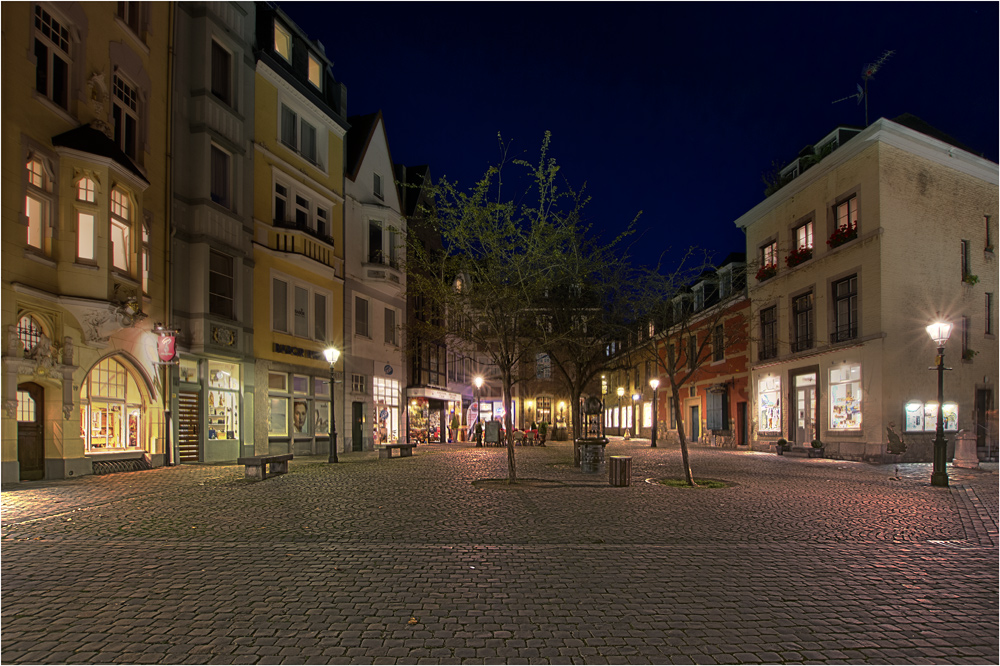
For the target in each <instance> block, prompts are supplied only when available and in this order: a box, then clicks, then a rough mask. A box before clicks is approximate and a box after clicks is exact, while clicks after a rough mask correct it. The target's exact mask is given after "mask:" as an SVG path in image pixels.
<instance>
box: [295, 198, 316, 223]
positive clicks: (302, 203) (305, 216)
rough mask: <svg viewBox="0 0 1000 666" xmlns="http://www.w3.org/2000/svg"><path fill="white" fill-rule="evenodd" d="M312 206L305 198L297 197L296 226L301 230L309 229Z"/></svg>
mask: <svg viewBox="0 0 1000 666" xmlns="http://www.w3.org/2000/svg"><path fill="white" fill-rule="evenodd" d="M311 209H312V206H311V205H310V204H309V200H308V199H306V198H305V197H304V196H301V195H298V194H296V195H295V226H296V227H297V228H299V229H309V228H311V225H310V224H309V211H310V210H311Z"/></svg>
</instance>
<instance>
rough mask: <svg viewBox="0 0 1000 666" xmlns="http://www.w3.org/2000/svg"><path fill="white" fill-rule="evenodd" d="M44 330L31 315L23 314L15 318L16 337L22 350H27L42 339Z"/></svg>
mask: <svg viewBox="0 0 1000 666" xmlns="http://www.w3.org/2000/svg"><path fill="white" fill-rule="evenodd" d="M43 334H44V331H43V330H42V327H41V325H40V324H39V323H38V321H37V320H35V318H34V317H32V316H31V315H24V316H22V317H21V318H20V319H18V320H17V339H18V340H20V342H21V346H22V347H24V351H26V352H29V351H31V350H32V349H34V348H35V346H36V345H37V344H38V343H39V342H41V341H42V335H43Z"/></svg>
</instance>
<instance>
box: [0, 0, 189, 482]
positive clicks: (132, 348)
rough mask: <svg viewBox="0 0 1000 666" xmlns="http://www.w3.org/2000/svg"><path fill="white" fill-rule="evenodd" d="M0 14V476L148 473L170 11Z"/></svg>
mask: <svg viewBox="0 0 1000 666" xmlns="http://www.w3.org/2000/svg"><path fill="white" fill-rule="evenodd" d="M2 12H3V14H2V15H3V25H4V40H3V59H4V77H3V84H2V85H3V195H2V201H3V207H2V224H3V232H2V243H3V265H2V325H3V330H4V333H5V339H4V346H3V402H4V409H3V427H2V450H0V453H2V456H0V459H2V478H3V481H4V482H9V481H22V480H31V479H55V478H64V477H73V476H79V475H83V474H90V473H93V472H101V471H108V470H111V469H125V468H131V469H139V468H143V467H148V466H150V465H157V464H162V463H163V460H164V453H165V442H164V434H165V433H164V430H165V428H164V418H163V392H162V377H163V375H162V366H160V365H159V364H158V353H157V343H158V339H159V337H158V335H157V334H156V333H155V332H154V324H155V323H157V322H163V321H165V302H166V298H167V279H166V275H167V273H166V261H165V252H166V247H167V243H168V229H167V195H166V193H167V187H168V185H167V172H168V164H167V160H168V150H167V145H168V133H167V129H166V128H167V126H168V122H167V119H168V114H169V99H170V96H169V86H168V79H169V71H168V57H167V52H168V38H169V34H170V25H171V21H172V16H173V14H172V12H173V9H172V3H133V2H124V3H111V2H100V3H77V2H63V3H43V2H38V3H34V2H31V3H28V2H18V3H4V4H3V7H2ZM130 466H131V467H130Z"/></svg>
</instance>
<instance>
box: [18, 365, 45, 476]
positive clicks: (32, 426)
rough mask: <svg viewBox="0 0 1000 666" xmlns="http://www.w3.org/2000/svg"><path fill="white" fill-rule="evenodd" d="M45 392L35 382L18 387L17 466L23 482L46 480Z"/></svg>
mask: <svg viewBox="0 0 1000 666" xmlns="http://www.w3.org/2000/svg"><path fill="white" fill-rule="evenodd" d="M44 414H45V389H43V388H42V387H41V386H39V385H38V384H35V383H34V382H27V383H24V384H18V386H17V464H18V466H19V468H20V479H21V480H22V481H39V480H41V479H44V478H45V434H44V432H43V430H42V423H43V420H44Z"/></svg>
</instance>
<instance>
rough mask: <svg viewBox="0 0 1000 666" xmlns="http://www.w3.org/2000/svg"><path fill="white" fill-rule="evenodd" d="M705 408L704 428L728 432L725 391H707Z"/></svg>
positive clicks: (727, 407)
mask: <svg viewBox="0 0 1000 666" xmlns="http://www.w3.org/2000/svg"><path fill="white" fill-rule="evenodd" d="M706 398H707V402H708V404H707V406H706V408H705V428H707V429H708V430H729V419H728V418H727V415H728V414H729V405H728V403H729V401H728V400H727V398H728V395H727V393H726V391H725V389H722V390H715V391H713V390H709V392H708V395H707V396H706Z"/></svg>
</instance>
